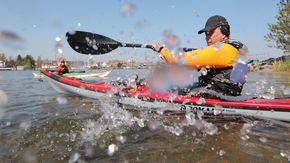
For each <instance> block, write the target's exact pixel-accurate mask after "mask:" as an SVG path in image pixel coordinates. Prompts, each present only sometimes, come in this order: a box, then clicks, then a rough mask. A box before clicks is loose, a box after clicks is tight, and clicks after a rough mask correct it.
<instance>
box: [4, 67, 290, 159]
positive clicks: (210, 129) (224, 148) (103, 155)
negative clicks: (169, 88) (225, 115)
mask: <svg viewBox="0 0 290 163" xmlns="http://www.w3.org/2000/svg"><path fill="white" fill-rule="evenodd" d="M132 73H138V74H141V76H145V75H146V74H147V73H148V70H130V69H129V70H114V71H113V72H112V73H111V74H110V76H109V77H108V78H107V79H104V80H111V79H117V77H118V76H120V77H126V76H129V75H130V74H132ZM289 76H290V75H289V74H285V73H281V74H278V73H275V74H272V73H251V74H249V75H248V82H247V84H246V85H245V89H244V92H243V93H244V94H252V95H257V96H267V97H272V96H273V97H286V96H288V97H289V91H288V92H287V91H285V90H287V89H288V90H289V87H290V84H289V81H290V77H289ZM273 90H274V91H273ZM0 91H1V92H0V96H1V97H0V98H1V100H0V144H1V146H0V158H1V159H0V162H197V161H200V162H236V161H239V162H287V161H289V159H290V157H289V156H290V151H289V149H290V135H289V133H290V124H289V123H286V122H280V121H274V120H273V121H259V120H257V119H251V118H245V117H244V118H242V119H237V120H226V119H224V120H215V119H203V118H202V116H203V114H202V113H198V114H197V116H195V115H194V114H190V113H189V114H187V115H186V116H183V117H181V116H168V117H166V116H163V115H162V113H157V114H152V113H150V112H138V113H137V112H128V111H126V110H123V109H121V108H119V106H118V105H117V104H115V103H114V102H113V100H112V99H111V98H110V97H109V96H108V97H104V98H102V99H100V100H92V99H86V98H81V97H77V96H68V95H62V94H59V93H56V92H55V91H54V90H53V89H52V88H51V87H50V86H49V84H48V83H47V82H46V81H45V80H44V81H39V80H38V79H34V78H33V76H32V73H31V71H9V72H0ZM287 93H288V94H287Z"/></svg>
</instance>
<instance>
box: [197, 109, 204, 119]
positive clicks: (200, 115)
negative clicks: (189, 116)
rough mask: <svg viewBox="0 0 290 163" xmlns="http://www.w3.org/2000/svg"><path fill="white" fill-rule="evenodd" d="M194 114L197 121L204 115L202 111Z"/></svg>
mask: <svg viewBox="0 0 290 163" xmlns="http://www.w3.org/2000/svg"><path fill="white" fill-rule="evenodd" d="M196 114H197V117H198V119H202V116H203V115H204V113H203V111H201V110H198V111H197V112H196Z"/></svg>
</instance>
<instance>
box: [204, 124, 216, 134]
mask: <svg viewBox="0 0 290 163" xmlns="http://www.w3.org/2000/svg"><path fill="white" fill-rule="evenodd" d="M205 132H206V133H207V134H209V135H215V134H216V133H217V132H218V128H217V127H216V126H215V125H214V124H212V123H206V124H205Z"/></svg>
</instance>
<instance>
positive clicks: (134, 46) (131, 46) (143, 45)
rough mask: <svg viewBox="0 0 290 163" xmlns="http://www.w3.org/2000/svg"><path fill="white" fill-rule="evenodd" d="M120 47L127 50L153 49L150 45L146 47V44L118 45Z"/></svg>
mask: <svg viewBox="0 0 290 163" xmlns="http://www.w3.org/2000/svg"><path fill="white" fill-rule="evenodd" d="M120 47H129V48H148V49H153V50H154V48H153V46H152V45H147V44H131V43H120Z"/></svg>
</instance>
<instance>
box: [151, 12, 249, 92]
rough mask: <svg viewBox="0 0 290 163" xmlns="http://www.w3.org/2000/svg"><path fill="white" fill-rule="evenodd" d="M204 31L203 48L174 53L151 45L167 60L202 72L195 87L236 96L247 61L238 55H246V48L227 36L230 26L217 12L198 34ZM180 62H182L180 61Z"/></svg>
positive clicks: (240, 90)
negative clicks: (204, 45) (205, 44)
mask: <svg viewBox="0 0 290 163" xmlns="http://www.w3.org/2000/svg"><path fill="white" fill-rule="evenodd" d="M202 33H205V39H206V42H207V45H208V46H206V47H204V48H200V49H197V50H191V51H188V52H183V53H182V54H181V55H180V53H179V54H178V55H177V56H174V55H172V54H171V53H170V51H169V50H168V49H167V48H166V47H163V46H161V45H160V44H159V43H155V44H153V45H152V46H153V47H154V49H155V51H157V52H159V53H160V54H161V58H162V59H163V60H165V61H166V62H169V63H175V64H177V63H182V64H183V65H186V66H187V67H190V68H191V69H196V70H199V71H201V70H202V72H201V73H200V74H201V75H200V76H199V80H198V83H197V86H195V87H198V88H203V89H199V90H203V91H202V92H201V94H203V93H205V94H206V92H204V90H213V91H215V92H218V93H222V94H223V95H229V96H238V95H240V94H241V92H242V88H243V85H244V83H245V75H246V73H247V63H245V61H243V60H242V59H241V58H244V57H247V55H248V53H247V49H246V47H245V46H244V45H243V44H242V43H240V42H239V41H235V40H231V39H230V25H229V23H228V21H227V20H226V19H225V18H224V17H222V16H219V15H215V16H212V17H210V18H209V19H208V20H207V22H206V24H205V27H204V28H203V29H201V30H200V31H198V34H202ZM180 61H182V62H180Z"/></svg>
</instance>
